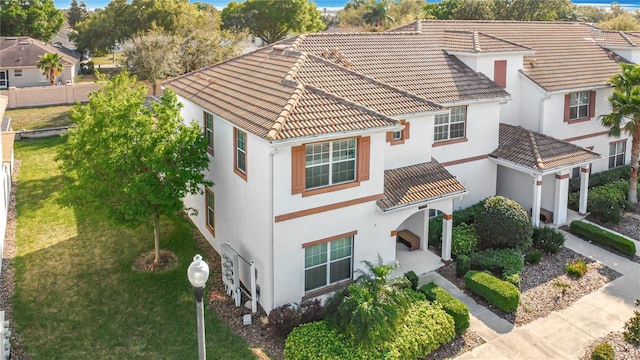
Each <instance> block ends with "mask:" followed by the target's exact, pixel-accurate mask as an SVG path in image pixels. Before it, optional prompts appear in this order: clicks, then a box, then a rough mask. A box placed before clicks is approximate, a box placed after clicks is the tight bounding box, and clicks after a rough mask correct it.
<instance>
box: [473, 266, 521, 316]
mask: <svg viewBox="0 0 640 360" xmlns="http://www.w3.org/2000/svg"><path fill="white" fill-rule="evenodd" d="M464 284H465V286H466V287H467V289H469V291H471V292H472V293H474V294H476V295H480V296H482V297H483V298H485V299H486V300H487V301H488V302H489V303H490V304H492V305H494V306H495V307H497V308H498V309H500V310H502V311H506V312H514V311H516V310H517V309H518V303H519V302H520V291H519V290H518V288H517V287H515V285H513V284H511V283H510V282H507V281H502V280H500V279H498V278H497V277H495V276H493V275H491V274H487V273H485V272H481V271H475V270H471V271H469V272H468V273H467V274H466V275H465V276H464Z"/></svg>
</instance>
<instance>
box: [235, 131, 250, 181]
mask: <svg viewBox="0 0 640 360" xmlns="http://www.w3.org/2000/svg"><path fill="white" fill-rule="evenodd" d="M233 147H234V149H235V152H234V163H235V164H234V169H233V171H234V172H235V173H236V174H238V176H240V177H241V178H243V179H244V180H245V181H246V180H247V133H246V132H244V131H242V130H238V129H236V128H233Z"/></svg>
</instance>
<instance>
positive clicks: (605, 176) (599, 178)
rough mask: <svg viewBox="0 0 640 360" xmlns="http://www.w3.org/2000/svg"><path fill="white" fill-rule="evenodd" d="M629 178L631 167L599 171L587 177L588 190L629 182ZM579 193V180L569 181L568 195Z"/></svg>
mask: <svg viewBox="0 0 640 360" xmlns="http://www.w3.org/2000/svg"><path fill="white" fill-rule="evenodd" d="M630 177H631V167H630V166H628V165H627V166H621V167H617V168H614V169H611V170H606V171H601V172H599V173H597V174H591V175H589V189H591V188H594V187H598V186H602V185H607V184H610V183H612V182H616V181H618V180H621V179H622V180H629V178H630ZM575 192H580V178H579V177H577V178H573V179H569V193H575Z"/></svg>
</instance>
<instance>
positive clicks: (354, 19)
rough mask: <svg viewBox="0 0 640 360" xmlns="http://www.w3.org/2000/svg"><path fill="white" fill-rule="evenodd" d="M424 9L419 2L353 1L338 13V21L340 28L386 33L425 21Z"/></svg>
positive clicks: (399, 0) (400, 0)
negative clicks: (349, 27) (357, 28)
mask: <svg viewBox="0 0 640 360" xmlns="http://www.w3.org/2000/svg"><path fill="white" fill-rule="evenodd" d="M424 9H425V4H424V1H419V0H397V1H391V0H351V1H349V2H348V3H347V4H346V5H345V7H344V9H342V10H340V11H339V12H338V19H339V23H340V26H352V27H363V28H365V29H368V30H372V31H384V30H388V29H389V28H391V27H392V26H401V25H404V24H408V23H410V22H413V21H416V20H420V19H424V17H425V11H424Z"/></svg>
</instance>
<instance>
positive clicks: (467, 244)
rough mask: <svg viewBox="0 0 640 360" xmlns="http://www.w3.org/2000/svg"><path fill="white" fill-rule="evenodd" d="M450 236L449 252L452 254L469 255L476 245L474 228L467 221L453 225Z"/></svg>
mask: <svg viewBox="0 0 640 360" xmlns="http://www.w3.org/2000/svg"><path fill="white" fill-rule="evenodd" d="M451 238H452V239H451V254H453V255H454V256H459V255H469V254H471V253H472V252H473V251H474V250H475V249H476V245H478V236H477V235H476V230H475V229H474V228H473V226H471V225H469V224H467V223H462V224H460V225H458V226H456V227H454V228H453V230H452V234H451Z"/></svg>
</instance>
